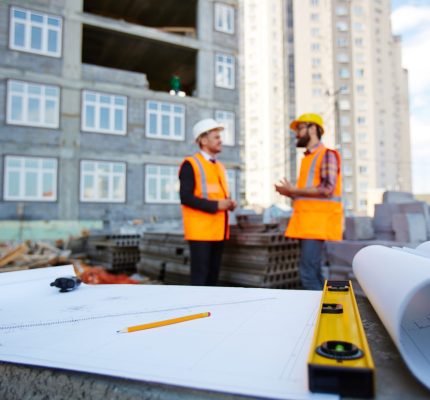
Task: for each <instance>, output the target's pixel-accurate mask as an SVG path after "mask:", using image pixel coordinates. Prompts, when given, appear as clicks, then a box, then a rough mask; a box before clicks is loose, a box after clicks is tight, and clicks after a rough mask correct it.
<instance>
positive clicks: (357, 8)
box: [352, 6, 364, 15]
mask: <svg viewBox="0 0 430 400" xmlns="http://www.w3.org/2000/svg"><path fill="white" fill-rule="evenodd" d="M352 12H353V13H354V14H355V15H363V14H364V10H363V7H361V6H355V7H354V8H353V9H352Z"/></svg>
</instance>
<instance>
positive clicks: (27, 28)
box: [9, 6, 63, 58]
mask: <svg viewBox="0 0 430 400" xmlns="http://www.w3.org/2000/svg"><path fill="white" fill-rule="evenodd" d="M14 11H21V12H24V13H25V20H23V21H25V22H23V24H24V46H18V45H16V43H15V25H16V24H17V22H16V19H17V18H16V17H15V16H14ZM31 14H34V15H39V16H41V17H42V18H43V22H41V23H39V22H35V21H31ZM50 18H51V19H57V20H58V22H59V25H58V28H55V26H53V25H49V24H48V20H49V19H50ZM33 26H36V27H39V28H41V30H42V32H41V42H42V43H41V44H42V49H41V50H38V49H33V48H32V47H31V36H32V35H31V30H32V27H33ZM50 30H53V31H55V32H57V50H56V51H55V52H52V51H49V50H48V34H49V31H50ZM9 49H11V50H15V51H21V52H25V53H32V54H38V55H43V56H47V57H53V58H61V57H62V51H63V17H62V16H60V15H54V14H50V13H46V12H41V11H34V10H31V9H27V8H23V7H16V6H11V7H10V10H9Z"/></svg>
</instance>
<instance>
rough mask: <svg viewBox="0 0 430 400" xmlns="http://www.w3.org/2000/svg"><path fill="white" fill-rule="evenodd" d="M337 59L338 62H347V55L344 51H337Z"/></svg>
mask: <svg viewBox="0 0 430 400" xmlns="http://www.w3.org/2000/svg"><path fill="white" fill-rule="evenodd" d="M336 58H337V61H338V62H340V63H347V62H349V55H348V54H346V53H339V54H338V55H337V56H336Z"/></svg>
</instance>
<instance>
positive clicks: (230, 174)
mask: <svg viewBox="0 0 430 400" xmlns="http://www.w3.org/2000/svg"><path fill="white" fill-rule="evenodd" d="M226 172H227V185H228V190H229V192H230V198H231V199H233V200H237V197H236V171H235V170H234V169H227V170H226Z"/></svg>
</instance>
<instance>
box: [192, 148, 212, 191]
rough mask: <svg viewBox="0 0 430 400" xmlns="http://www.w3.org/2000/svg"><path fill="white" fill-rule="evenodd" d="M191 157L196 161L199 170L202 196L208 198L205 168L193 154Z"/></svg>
mask: <svg viewBox="0 0 430 400" xmlns="http://www.w3.org/2000/svg"><path fill="white" fill-rule="evenodd" d="M193 159H194V160H195V161H196V163H197V166H198V167H199V171H200V177H201V180H200V184H201V188H202V198H203V199H207V198H208V183H207V180H206V174H205V169H204V168H203V165H202V163H201V162H200V160H199V159H198V158H197V157H196V156H193Z"/></svg>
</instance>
